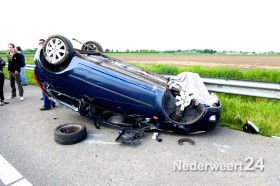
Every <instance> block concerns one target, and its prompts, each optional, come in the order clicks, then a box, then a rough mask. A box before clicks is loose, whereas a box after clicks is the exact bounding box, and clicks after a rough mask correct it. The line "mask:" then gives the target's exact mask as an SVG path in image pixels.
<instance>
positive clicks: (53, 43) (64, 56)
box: [44, 35, 75, 65]
mask: <svg viewBox="0 0 280 186" xmlns="http://www.w3.org/2000/svg"><path fill="white" fill-rule="evenodd" d="M45 43H46V44H45V47H44V56H45V58H46V60H47V61H48V62H49V63H50V64H52V65H59V64H64V63H67V62H69V61H70V60H71V59H72V57H73V56H74V54H75V51H74V48H73V45H72V43H71V41H70V40H69V39H67V38H66V37H64V36H61V35H52V36H50V37H49V38H48V39H47V40H46V42H45Z"/></svg>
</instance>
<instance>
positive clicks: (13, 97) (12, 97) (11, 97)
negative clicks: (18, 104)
mask: <svg viewBox="0 0 280 186" xmlns="http://www.w3.org/2000/svg"><path fill="white" fill-rule="evenodd" d="M15 98H16V96H10V97H8V98H7V99H15Z"/></svg>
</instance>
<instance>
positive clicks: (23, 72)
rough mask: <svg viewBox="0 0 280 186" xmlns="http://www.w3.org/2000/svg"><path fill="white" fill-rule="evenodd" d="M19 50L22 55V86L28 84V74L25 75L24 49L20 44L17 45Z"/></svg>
mask: <svg viewBox="0 0 280 186" xmlns="http://www.w3.org/2000/svg"><path fill="white" fill-rule="evenodd" d="M16 49H17V52H18V53H19V55H20V57H21V67H20V80H21V84H22V86H26V85H27V80H26V75H25V65H26V64H25V57H24V55H23V53H22V50H21V48H20V46H17V47H16Z"/></svg>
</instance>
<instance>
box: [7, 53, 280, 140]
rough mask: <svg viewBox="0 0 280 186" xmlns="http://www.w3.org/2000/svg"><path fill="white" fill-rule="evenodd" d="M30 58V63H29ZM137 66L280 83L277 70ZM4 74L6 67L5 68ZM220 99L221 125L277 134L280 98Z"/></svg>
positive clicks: (29, 73)
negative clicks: (251, 125)
mask: <svg viewBox="0 0 280 186" xmlns="http://www.w3.org/2000/svg"><path fill="white" fill-rule="evenodd" d="M26 57H27V59H28V63H29V62H30V64H33V56H32V55H29V56H26ZM31 61H32V63H31ZM134 65H136V66H138V67H140V68H144V69H146V70H149V71H153V72H155V73H159V74H178V73H180V72H186V71H189V72H196V73H198V74H199V75H200V76H202V77H218V78H233V79H246V80H258V81H270V82H280V70H267V69H258V68H252V69H249V70H246V71H244V70H241V69H239V68H229V67H207V68H206V67H202V66H182V67H180V66H171V65H163V64H157V65H142V64H134ZM4 73H5V74H6V77H7V69H6V68H5V69H4ZM26 75H27V79H28V82H29V84H33V85H35V84H36V82H35V80H34V79H33V71H30V70H26ZM217 95H218V96H219V98H220V100H221V101H222V105H223V111H222V116H221V121H220V125H221V126H224V127H229V128H232V129H237V130H241V128H242V126H243V125H244V124H245V122H246V121H247V120H250V121H252V122H253V123H255V124H256V125H257V126H258V127H259V129H260V134H261V135H264V136H280V112H279V111H280V100H276V99H265V98H258V97H249V96H240V95H231V94H224V93H217Z"/></svg>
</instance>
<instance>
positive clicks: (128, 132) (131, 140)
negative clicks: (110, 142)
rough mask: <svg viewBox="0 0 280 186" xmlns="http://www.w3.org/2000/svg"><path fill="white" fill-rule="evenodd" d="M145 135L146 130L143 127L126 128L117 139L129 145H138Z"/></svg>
mask: <svg viewBox="0 0 280 186" xmlns="http://www.w3.org/2000/svg"><path fill="white" fill-rule="evenodd" d="M143 135H144V130H143V129H141V128H137V129H125V130H122V132H121V133H120V134H119V136H118V137H117V139H116V142H119V143H124V144H129V145H138V144H139V143H140V139H141V138H142V137H143Z"/></svg>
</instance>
